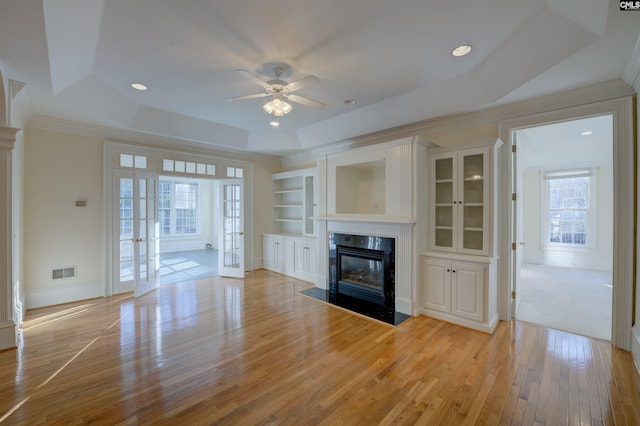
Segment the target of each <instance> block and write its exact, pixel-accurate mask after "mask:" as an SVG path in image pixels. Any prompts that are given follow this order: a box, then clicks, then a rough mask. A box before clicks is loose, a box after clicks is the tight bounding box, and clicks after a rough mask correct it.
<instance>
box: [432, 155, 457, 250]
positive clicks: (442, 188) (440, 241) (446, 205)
mask: <svg viewBox="0 0 640 426" xmlns="http://www.w3.org/2000/svg"><path fill="white" fill-rule="evenodd" d="M433 165H434V166H433V168H432V181H433V182H434V190H433V198H434V199H433V200H432V201H433V202H432V206H433V209H434V214H433V217H432V221H433V237H432V242H433V245H434V248H437V249H440V250H444V251H455V249H456V247H455V241H456V238H455V228H454V214H455V211H454V202H455V201H454V200H455V198H456V194H455V189H456V188H455V186H454V178H453V177H454V174H455V172H456V168H457V167H456V166H457V164H456V162H455V161H454V156H452V155H445V156H439V157H434V158H433Z"/></svg>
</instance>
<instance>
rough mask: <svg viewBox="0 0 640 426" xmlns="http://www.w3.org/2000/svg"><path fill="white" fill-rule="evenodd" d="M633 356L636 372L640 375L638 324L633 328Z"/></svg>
mask: <svg viewBox="0 0 640 426" xmlns="http://www.w3.org/2000/svg"><path fill="white" fill-rule="evenodd" d="M631 354H632V355H633V362H634V363H635V364H636V370H638V373H640V325H638V324H636V325H634V326H633V327H632V328H631Z"/></svg>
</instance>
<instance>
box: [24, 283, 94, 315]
mask: <svg viewBox="0 0 640 426" xmlns="http://www.w3.org/2000/svg"><path fill="white" fill-rule="evenodd" d="M103 291H104V283H103V282H102V281H85V282H70V283H67V284H64V285H60V284H56V285H52V286H50V287H40V288H31V289H27V290H26V300H27V309H33V308H41V307H43V306H51V305H60V304H62V303H69V302H75V301H78V300H85V299H95V298H97V297H103V296H104V293H103Z"/></svg>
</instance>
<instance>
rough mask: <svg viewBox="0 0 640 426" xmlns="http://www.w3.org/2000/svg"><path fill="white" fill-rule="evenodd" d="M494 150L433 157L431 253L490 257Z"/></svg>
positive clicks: (471, 150) (435, 155) (486, 149)
mask: <svg viewBox="0 0 640 426" xmlns="http://www.w3.org/2000/svg"><path fill="white" fill-rule="evenodd" d="M490 158H491V151H490V148H479V149H469V150H464V151H460V152H449V153H442V154H434V155H433V156H432V157H431V160H430V164H431V182H432V185H431V188H432V191H431V197H430V199H431V206H432V215H431V221H430V223H431V230H432V235H433V238H431V240H430V249H431V250H440V251H449V252H454V253H466V254H477V255H487V254H488V250H489V244H488V242H489V241H488V240H489V239H488V238H487V237H488V235H487V233H488V230H489V214H490V209H489V208H488V206H489V204H488V203H489V199H490V195H491V194H490V193H489V189H490V186H489V185H490V182H491V179H490V175H491V170H489V162H490V161H489V159H490Z"/></svg>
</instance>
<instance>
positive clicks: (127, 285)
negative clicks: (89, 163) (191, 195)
mask: <svg viewBox="0 0 640 426" xmlns="http://www.w3.org/2000/svg"><path fill="white" fill-rule="evenodd" d="M114 189H116V191H114V195H115V197H117V202H116V203H114V207H115V208H116V209H117V210H118V211H117V213H116V212H114V213H115V214H114V217H115V218H117V223H116V224H115V226H114V234H116V235H114V237H115V238H114V239H115V241H117V244H114V245H113V250H114V253H113V259H115V260H116V262H114V269H115V270H114V273H113V277H114V286H113V292H114V293H122V292H127V291H133V292H134V294H135V296H136V297H137V296H140V295H142V294H145V293H148V292H149V291H151V290H154V289H156V288H157V287H158V283H159V279H158V278H159V277H158V275H159V274H158V271H159V269H160V255H159V252H160V240H159V223H158V203H157V197H158V176H157V174H155V173H150V172H147V171H140V170H135V171H116V172H115V188H114Z"/></svg>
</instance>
